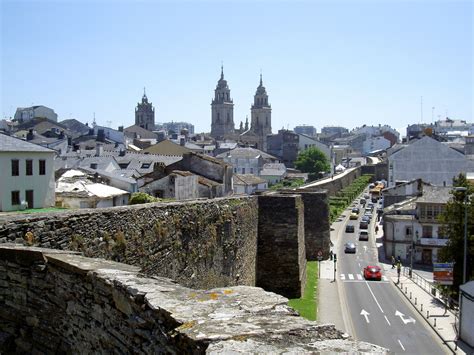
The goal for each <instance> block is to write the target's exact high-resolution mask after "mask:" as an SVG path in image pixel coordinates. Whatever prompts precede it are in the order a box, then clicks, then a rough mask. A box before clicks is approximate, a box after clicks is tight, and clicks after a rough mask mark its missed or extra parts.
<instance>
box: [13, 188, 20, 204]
mask: <svg viewBox="0 0 474 355" xmlns="http://www.w3.org/2000/svg"><path fill="white" fill-rule="evenodd" d="M19 204H20V191H12V205H19Z"/></svg>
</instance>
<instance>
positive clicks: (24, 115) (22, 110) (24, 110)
mask: <svg viewBox="0 0 474 355" xmlns="http://www.w3.org/2000/svg"><path fill="white" fill-rule="evenodd" d="M33 118H47V119H49V120H51V121H54V122H58V115H57V114H56V112H54V110H53V109H51V108H49V107H46V106H42V105H39V106H31V107H18V108H17V109H16V112H15V117H14V119H15V120H16V121H18V122H27V121H30V120H32V119H33Z"/></svg>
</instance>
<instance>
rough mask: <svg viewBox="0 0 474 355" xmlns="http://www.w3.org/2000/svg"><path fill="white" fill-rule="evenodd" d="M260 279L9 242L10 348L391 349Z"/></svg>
mask: <svg viewBox="0 0 474 355" xmlns="http://www.w3.org/2000/svg"><path fill="white" fill-rule="evenodd" d="M287 301H288V300H287V299H286V298H284V297H282V296H279V295H276V294H274V293H270V292H265V291H263V290H262V289H260V288H255V287H248V286H235V287H229V288H216V289H211V290H194V289H189V288H186V287H183V286H180V285H179V284H177V283H175V282H173V281H171V280H169V279H165V278H160V277H154V278H146V277H143V276H141V274H139V269H138V268H137V267H133V266H129V265H125V264H121V263H117V262H112V261H107V260H103V259H91V258H86V257H83V256H80V255H77V254H74V253H73V252H67V251H59V250H52V249H43V248H33V247H22V246H18V245H9V244H3V245H1V246H0V352H1V353H33V354H39V353H43V354H56V353H83V354H90V353H134V354H145V353H146V354H157V353H180V354H181V353H196V354H202V353H210V354H217V353H230V352H248V353H274V354H281V353H306V352H311V353H370V352H372V353H379V354H385V353H388V351H387V350H386V349H383V348H380V347H378V346H375V345H371V344H368V343H364V342H356V341H353V340H351V339H349V338H348V337H347V336H346V335H344V334H343V333H342V332H341V331H338V330H337V329H335V328H334V326H333V325H331V324H318V323H315V322H311V321H308V320H305V319H303V318H301V317H298V316H297V315H296V314H295V312H294V311H292V310H291V309H290V308H289V307H288V306H287V305H286V304H287Z"/></svg>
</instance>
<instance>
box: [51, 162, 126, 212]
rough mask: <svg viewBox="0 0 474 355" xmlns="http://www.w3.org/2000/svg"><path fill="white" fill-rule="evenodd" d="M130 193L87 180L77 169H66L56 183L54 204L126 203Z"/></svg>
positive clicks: (68, 205) (122, 204)
mask: <svg viewBox="0 0 474 355" xmlns="http://www.w3.org/2000/svg"><path fill="white" fill-rule="evenodd" d="M129 198H130V193H129V192H128V191H124V190H120V189H117V188H116V187H112V186H108V185H105V184H102V183H97V182H93V181H91V180H89V178H88V176H87V174H85V173H84V172H82V171H79V170H68V171H66V172H65V173H64V174H63V175H62V176H61V177H60V178H59V179H58V181H57V183H56V205H57V206H60V207H65V208H101V207H114V206H124V205H128V200H129Z"/></svg>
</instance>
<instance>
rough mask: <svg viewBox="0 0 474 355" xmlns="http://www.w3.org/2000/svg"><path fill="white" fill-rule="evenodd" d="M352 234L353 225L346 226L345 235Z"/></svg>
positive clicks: (353, 230)
mask: <svg viewBox="0 0 474 355" xmlns="http://www.w3.org/2000/svg"><path fill="white" fill-rule="evenodd" d="M354 232H355V228H354V225H353V224H348V225H346V233H354Z"/></svg>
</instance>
